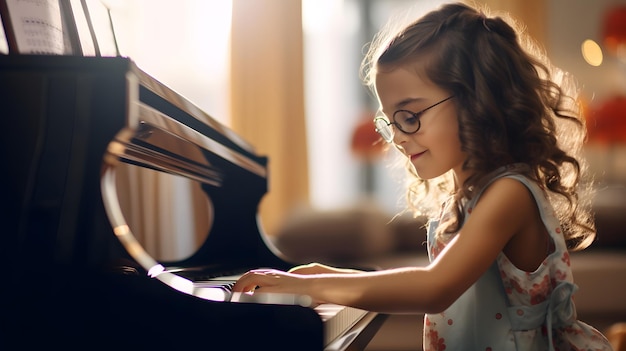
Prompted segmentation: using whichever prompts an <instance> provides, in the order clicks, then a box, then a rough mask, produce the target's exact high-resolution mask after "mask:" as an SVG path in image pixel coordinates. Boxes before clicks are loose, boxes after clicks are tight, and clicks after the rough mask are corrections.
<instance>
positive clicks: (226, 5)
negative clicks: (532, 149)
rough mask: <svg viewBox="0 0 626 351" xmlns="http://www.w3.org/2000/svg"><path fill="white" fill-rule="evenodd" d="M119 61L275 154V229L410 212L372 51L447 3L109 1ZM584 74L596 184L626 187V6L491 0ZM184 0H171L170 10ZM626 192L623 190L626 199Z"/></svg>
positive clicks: (266, 214)
mask: <svg viewBox="0 0 626 351" xmlns="http://www.w3.org/2000/svg"><path fill="white" fill-rule="evenodd" d="M104 2H105V4H106V5H107V6H108V7H109V9H110V11H111V14H112V18H113V23H114V30H115V33H116V36H117V39H118V42H119V48H120V52H121V54H122V55H123V56H129V57H131V58H132V59H133V60H134V61H135V62H136V63H137V64H138V66H139V67H140V68H141V69H143V70H144V71H146V72H147V73H149V74H150V75H152V76H153V77H155V78H157V79H158V80H160V81H162V82H163V83H165V84H166V85H168V86H169V87H171V88H173V89H174V90H176V91H177V92H178V93H180V94H182V95H183V96H185V97H187V98H188V99H189V100H191V101H193V102H194V103H195V104H197V105H198V106H199V107H200V108H201V109H203V110H204V111H206V112H207V113H209V114H210V115H212V116H213V117H214V118H215V119H217V120H219V121H221V122H222V123H224V124H226V125H228V126H231V128H233V129H234V130H235V131H236V132H238V133H240V134H241V135H242V136H243V137H244V138H246V139H248V140H249V141H250V142H251V143H252V144H253V145H255V146H256V147H257V148H258V153H260V154H264V155H268V156H269V158H270V190H269V192H268V195H267V196H266V198H265V199H264V200H263V204H262V208H261V215H262V220H263V224H264V226H265V227H266V229H267V232H268V233H270V234H271V233H273V232H274V231H275V230H277V228H278V227H279V226H280V225H281V223H282V221H283V220H284V218H285V217H288V216H289V214H290V213H291V212H293V211H294V210H296V209H298V208H303V207H304V208H314V209H319V210H334V209H341V208H346V207H351V206H355V205H358V204H361V203H363V202H371V203H374V204H376V206H380V207H381V208H382V209H384V210H385V211H388V212H389V213H395V212H397V211H399V210H400V209H401V208H402V205H403V197H402V196H403V194H402V186H401V184H399V183H398V179H394V178H393V177H392V176H391V175H390V174H391V173H392V172H390V171H389V169H388V168H389V167H390V166H389V164H390V163H391V162H392V161H393V158H394V157H395V155H394V153H391V154H385V155H384V154H382V153H381V152H380V151H381V148H380V144H375V145H373V143H374V142H375V141H376V136H375V135H374V134H373V127H372V126H371V123H370V121H371V119H372V116H373V113H374V111H375V109H376V106H375V105H374V100H373V99H372V97H371V96H370V95H369V93H368V92H367V91H366V89H365V88H364V87H363V85H362V84H361V81H360V79H359V65H360V62H361V60H362V58H363V55H364V53H365V45H366V44H367V43H368V42H369V41H370V40H371V38H372V36H373V35H374V34H375V33H376V32H377V31H378V30H379V29H380V28H381V27H382V26H383V25H385V23H387V21H388V20H389V19H391V18H393V20H394V21H404V22H407V21H410V20H413V19H415V18H416V17H418V16H419V15H420V14H422V13H424V12H426V11H428V10H430V9H433V8H435V7H437V6H439V5H440V4H442V3H445V2H447V1H442V0H301V1H298V0H289V1H286V0H253V1H250V0H179V1H176V2H175V3H174V2H172V1H167V0H126V1H121V0H117V1H116V0H106V1H104ZM483 3H484V4H486V5H488V6H489V8H491V9H492V10H494V11H507V12H510V13H511V14H512V15H513V16H514V17H515V18H517V19H519V20H521V21H522V22H524V23H525V24H526V25H527V29H528V32H529V33H530V34H531V35H532V36H533V37H534V38H535V39H536V40H537V41H538V42H539V43H540V44H541V45H542V46H543V47H544V48H545V49H546V51H547V53H548V55H549V57H550V58H551V59H552V60H553V63H554V64H555V65H557V66H559V67H561V68H562V69H564V70H565V71H568V72H570V73H572V74H573V75H574V76H575V77H577V79H578V81H579V83H580V86H581V88H582V95H581V99H582V100H583V102H584V104H585V106H586V108H587V111H588V114H587V116H588V120H589V128H590V140H589V143H588V146H587V151H588V153H589V155H590V161H591V166H592V171H593V174H594V177H595V178H596V181H597V182H598V184H599V186H602V187H605V188H606V187H618V188H619V189H623V183H624V182H625V181H626V157H624V155H626V154H625V152H624V146H623V145H624V142H625V141H626V116H625V115H626V98H625V97H624V96H625V95H626V45H625V44H626V29H625V26H626V25H625V23H626V0H596V1H588V0H544V1H541V0H530V1H522V0H488V1H484V2H483ZM173 4H175V5H173ZM622 194H623V192H622Z"/></svg>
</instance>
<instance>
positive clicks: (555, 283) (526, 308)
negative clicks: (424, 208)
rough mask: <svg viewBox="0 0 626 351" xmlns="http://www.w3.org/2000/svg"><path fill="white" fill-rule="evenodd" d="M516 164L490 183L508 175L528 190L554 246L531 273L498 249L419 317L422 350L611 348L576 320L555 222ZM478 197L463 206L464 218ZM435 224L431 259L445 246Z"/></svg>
mask: <svg viewBox="0 0 626 351" xmlns="http://www.w3.org/2000/svg"><path fill="white" fill-rule="evenodd" d="M520 167H524V165H511V166H508V167H503V168H502V169H500V170H498V171H497V172H495V174H494V176H493V178H492V180H491V182H492V181H494V180H496V179H498V178H502V177H509V178H514V179H516V180H518V181H520V182H521V183H523V184H524V185H526V187H528V189H530V191H531V192H532V194H533V196H534V198H535V201H536V202H537V205H538V208H539V210H540V212H541V218H542V220H543V222H544V224H545V226H546V228H547V229H548V232H549V234H550V237H551V238H552V240H553V242H554V251H553V252H552V253H550V254H549V256H548V257H546V259H545V260H544V261H543V263H542V264H541V266H540V267H539V268H537V270H536V271H534V272H526V271H522V270H520V269H518V268H517V267H515V265H513V264H512V263H511V262H510V261H509V260H508V259H507V257H506V255H504V253H500V254H499V255H498V258H497V259H496V261H495V262H494V263H493V264H492V265H491V267H490V268H489V270H488V271H487V272H485V274H484V275H483V276H482V277H481V278H480V279H479V280H478V281H477V282H476V283H475V284H474V285H473V286H471V287H470V288H469V289H468V290H467V291H466V292H465V293H464V294H463V295H462V296H461V297H460V298H459V299H458V300H457V301H455V302H454V303H453V304H452V305H451V306H450V307H449V308H448V309H447V310H446V311H444V312H443V313H440V314H427V315H426V316H425V317H424V350H426V351H435V350H437V351H439V350H448V351H449V350H492V351H496V350H533V351H537V350H561V351H564V350H612V348H611V345H610V344H609V342H608V341H607V339H606V338H605V337H604V336H603V335H602V334H601V333H600V332H599V331H597V330H596V329H594V328H593V327H591V326H589V325H587V324H585V323H583V322H581V321H578V320H577V319H576V309H575V306H574V302H573V299H572V296H573V294H574V292H575V291H576V289H577V286H576V285H575V284H574V283H573V278H572V271H571V269H570V261H569V254H568V251H567V248H566V245H565V240H564V238H563V236H562V234H561V228H560V224H559V222H558V220H557V219H556V217H555V215H554V211H553V209H552V207H551V205H550V203H549V202H548V201H547V199H546V197H545V194H544V192H543V191H542V190H541V189H540V188H539V186H538V185H537V184H536V183H535V182H533V181H531V180H529V179H528V178H526V177H524V176H523V175H521V174H520V173H519V169H520ZM516 170H517V171H516ZM487 185H489V184H487ZM486 187H487V186H485V188H486ZM483 190H484V189H483ZM479 197H480V194H478V196H475V197H474V199H472V201H469V202H468V203H467V204H466V205H465V206H464V211H465V218H467V217H468V216H470V215H471V210H472V208H473V207H474V206H475V204H476V201H478V198H479ZM438 224H439V221H438V220H437V221H435V220H433V221H431V222H430V224H429V228H428V255H429V259H430V260H431V261H432V260H433V259H434V258H435V257H436V255H437V253H438V252H441V249H442V247H441V246H442V245H445V244H441V243H440V242H441V241H440V240H439V241H438V240H436V239H435V238H434V235H435V232H436V229H437V226H438Z"/></svg>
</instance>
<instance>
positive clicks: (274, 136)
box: [230, 0, 309, 236]
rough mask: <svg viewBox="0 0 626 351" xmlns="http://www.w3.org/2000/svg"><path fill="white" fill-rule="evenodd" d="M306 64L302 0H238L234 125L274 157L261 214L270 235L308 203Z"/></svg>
mask: <svg viewBox="0 0 626 351" xmlns="http://www.w3.org/2000/svg"><path fill="white" fill-rule="evenodd" d="M303 66H304V65H303V37H302V4H301V1H299V0H298V1H295V0H289V1H285V0H254V1H247V0H234V1H233V12H232V30H231V83H230V84H231V94H230V96H231V127H232V128H233V129H234V130H235V131H236V132H237V133H238V134H240V135H241V136H242V137H243V138H244V139H246V140H248V141H249V142H250V143H251V144H252V145H254V146H255V147H256V148H257V153H258V154H260V155H265V156H268V158H269V165H268V169H269V176H268V178H269V179H268V182H269V190H268V193H267V194H266V196H265V197H264V199H263V200H262V201H261V206H260V209H259V211H258V213H259V214H260V219H261V225H262V227H263V229H264V230H265V232H266V233H267V234H268V235H270V236H271V235H273V234H274V233H275V232H276V230H277V228H278V227H279V226H280V225H281V222H282V221H283V219H284V218H285V216H287V214H288V212H289V211H290V209H291V208H292V207H294V206H295V205H299V204H306V203H308V186H309V184H308V170H307V159H308V157H307V150H306V145H307V142H306V131H305V115H304V111H305V109H304V70H303Z"/></svg>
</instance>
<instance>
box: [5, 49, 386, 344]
mask: <svg viewBox="0 0 626 351" xmlns="http://www.w3.org/2000/svg"><path fill="white" fill-rule="evenodd" d="M0 111H1V115H0V122H1V123H2V126H3V133H2V138H1V139H0V140H1V141H0V143H1V144H0V146H1V147H0V150H2V151H1V152H2V178H1V179H3V181H2V184H1V188H2V192H1V194H0V195H1V196H0V203H2V208H1V209H0V210H1V215H2V224H1V227H0V228H2V229H1V234H0V235H1V238H2V242H1V244H0V245H1V249H0V250H1V251H0V254H1V258H0V260H1V261H0V262H2V278H0V279H1V280H2V285H1V289H0V290H1V292H0V301H1V302H0V303H1V305H0V318H1V321H2V322H1V323H2V324H1V325H0V348H1V349H8V347H9V346H11V347H15V346H17V347H18V348H19V349H33V348H39V347H46V348H55V347H58V348H61V349H66V350H75V349H81V350H82V349H93V348H97V349H124V350H125V349H132V348H135V349H153V350H160V349H172V350H182V349H192V348H193V349H200V348H202V349H208V350H214V349H216V350H219V349H228V348H230V349H237V350H239V349H248V348H252V347H254V348H264V349H273V350H276V349H278V350H283V349H288V350H357V349H363V348H364V347H365V346H366V345H367V343H368V342H369V341H370V340H371V338H372V337H373V335H374V334H375V333H376V331H377V330H378V328H379V327H380V325H381V324H382V323H383V321H384V319H385V315H382V314H377V313H372V312H368V311H361V310H358V309H354V308H349V307H344V306H336V305H321V306H311V305H310V299H308V298H307V297H306V296H289V295H271V294H266V296H264V297H263V298H261V295H259V297H258V298H255V297H254V296H252V297H248V298H240V299H233V298H232V296H231V294H230V291H229V287H230V286H231V285H232V282H233V281H234V280H235V279H236V278H237V276H238V275H240V274H242V273H243V272H245V271H247V270H249V269H253V268H259V267H271V268H277V269H283V270H284V269H288V268H290V267H293V266H294V265H296V264H300V263H302V262H297V261H296V260H294V259H292V258H287V257H285V256H284V255H283V254H282V253H281V252H280V251H279V250H277V249H276V248H275V247H274V246H273V245H272V242H271V240H269V239H268V237H267V235H266V233H264V231H263V229H262V226H261V225H260V223H259V222H260V221H259V218H258V214H257V210H258V205H259V202H260V201H261V199H262V197H263V196H264V195H265V194H266V193H267V183H268V182H267V178H268V169H267V162H268V159H267V158H266V157H264V156H260V155H257V154H256V153H255V151H254V148H253V147H252V146H251V145H249V144H248V143H247V142H246V141H245V140H243V139H242V138H241V137H239V136H238V135H237V134H236V133H234V132H233V131H232V130H230V129H229V128H227V127H226V126H224V125H222V124H220V123H218V122H217V121H216V120H215V119H213V118H212V117H210V116H209V115H208V114H207V113H205V112H203V111H202V110H200V109H199V108H198V107H196V106H195V105H194V104H193V103H192V102H190V101H188V100H186V99H185V98H184V97H183V96H182V95H180V94H178V93H176V92H175V91H173V90H172V89H169V88H168V87H167V86H165V85H164V84H162V83H160V82H159V81H158V80H156V79H154V78H153V77H151V76H150V75H148V74H147V73H145V72H143V71H142V70H140V69H139V68H138V67H137V66H136V65H135V64H134V63H133V61H132V60H131V59H128V58H123V57H106V58H105V57H77V56H38V55H8V56H7V55H4V56H0ZM157 188H158V189H159V190H158V191H156V189H157ZM162 189H169V192H165V195H162V194H161V190H162ZM174 197H175V198H176V201H174ZM181 199H182V200H181ZM181 201H182V202H181ZM164 218H165V219H168V220H169V222H167V221H164ZM168 223H169V224H168ZM183 227H185V228H187V227H189V228H187V229H190V230H188V231H185V232H184V230H183V229H184V228H183ZM183 232H184V233H183ZM181 242H182V244H181ZM255 296H256V295H255Z"/></svg>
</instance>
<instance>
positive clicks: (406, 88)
mask: <svg viewBox="0 0 626 351" xmlns="http://www.w3.org/2000/svg"><path fill="white" fill-rule="evenodd" d="M417 67H419V66H418V65H416V64H415V65H414V64H412V65H403V66H398V67H394V68H392V69H387V68H385V67H383V68H382V69H381V68H380V67H379V70H378V72H377V74H376V82H375V85H376V92H377V95H378V99H379V103H380V106H381V107H382V111H383V113H384V114H385V116H386V117H387V118H388V119H389V121H390V122H392V123H393V122H398V121H397V120H395V121H394V113H395V112H396V111H398V110H408V111H411V112H419V111H422V110H424V109H425V108H428V107H429V106H431V105H434V104H437V103H438V102H440V101H442V100H444V99H446V98H447V97H449V96H451V95H452V94H451V93H450V92H449V91H445V90H443V89H441V88H440V87H438V86H437V85H435V84H434V83H433V82H431V81H430V80H429V79H428V78H426V75H425V74H424V73H422V72H421V71H420V70H418V69H416V68H417ZM399 115H400V114H396V117H399ZM409 116H410V115H409ZM418 117H419V120H420V128H419V130H418V131H417V132H416V133H413V134H406V133H403V132H402V131H400V130H398V128H397V127H396V125H392V128H393V129H394V136H393V142H394V144H395V145H396V146H397V148H398V149H399V150H400V151H401V152H403V153H404V154H405V155H406V156H407V157H409V158H410V159H411V163H412V164H413V167H415V171H416V172H417V174H418V175H419V176H420V177H421V178H423V179H432V178H435V177H438V176H440V175H442V174H444V173H446V172H447V171H449V170H453V172H454V175H455V178H456V181H457V184H462V183H463V181H464V180H465V179H466V178H467V174H466V172H465V171H463V170H462V165H463V161H464V160H465V159H466V157H467V155H466V154H465V153H464V152H463V151H461V142H460V140H459V125H458V119H457V115H456V107H455V99H454V97H453V98H452V99H449V100H447V101H444V102H442V103H440V104H438V105H436V106H434V107H432V108H430V109H428V110H426V111H424V113H422V114H420V115H419V116H418Z"/></svg>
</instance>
